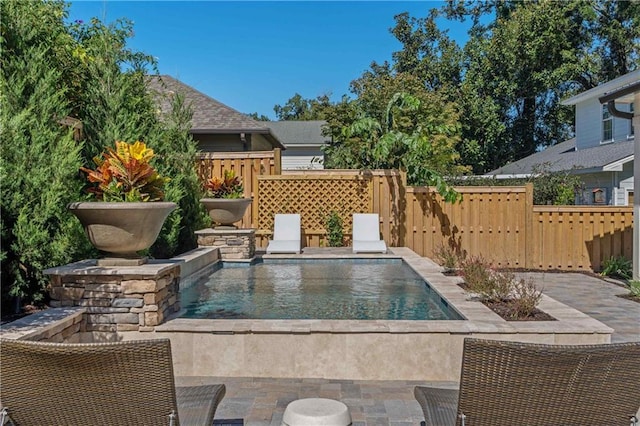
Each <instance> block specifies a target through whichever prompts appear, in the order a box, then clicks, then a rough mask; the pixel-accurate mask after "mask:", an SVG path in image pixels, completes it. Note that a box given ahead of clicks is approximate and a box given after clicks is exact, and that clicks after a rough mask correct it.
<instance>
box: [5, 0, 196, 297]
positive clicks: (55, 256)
mask: <svg viewBox="0 0 640 426" xmlns="http://www.w3.org/2000/svg"><path fill="white" fill-rule="evenodd" d="M67 7H68V5H66V4H65V3H63V2H62V1H57V0H53V1H51V0H40V1H15V2H9V3H6V4H3V10H2V14H0V23H1V34H2V37H1V39H0V48H1V49H2V52H3V56H2V72H1V74H0V137H1V138H2V142H3V143H2V151H1V152H2V157H1V159H0V180H1V181H2V187H1V189H0V191H1V194H2V196H1V199H0V208H1V209H2V215H1V217H0V220H1V225H2V252H1V259H2V278H3V283H9V284H8V285H3V287H2V296H3V305H4V307H6V308H8V305H7V304H6V303H7V301H8V298H9V297H10V296H20V297H23V298H24V301H25V302H36V301H42V300H44V298H45V297H46V291H45V287H46V284H47V279H46V277H45V276H44V275H43V274H42V271H43V270H44V269H46V268H49V267H53V266H58V265H61V264H65V263H69V262H71V261H75V260H80V259H84V258H89V257H96V253H95V251H94V250H93V249H92V248H91V246H90V244H89V242H88V240H87V238H86V237H85V236H84V235H83V231H82V228H81V227H80V223H79V222H78V220H77V219H76V218H74V217H73V216H72V215H71V214H70V213H69V212H68V211H67V208H66V206H67V204H68V203H70V202H72V201H77V200H78V198H79V197H81V196H82V191H81V190H82V186H83V185H84V181H83V180H81V179H80V178H79V176H78V170H79V168H80V166H81V165H88V164H91V159H92V157H94V156H96V155H98V154H100V153H101V152H102V151H103V149H104V147H105V146H112V145H113V143H114V141H116V140H125V141H128V142H134V141H136V140H141V141H144V142H146V143H147V145H148V146H149V147H151V148H153V149H154V150H155V151H156V153H158V154H159V155H160V156H161V157H162V159H163V161H162V162H161V163H160V164H158V169H159V170H160V171H161V173H166V174H167V175H169V177H170V178H171V181H170V183H169V184H168V185H167V188H166V192H167V194H166V198H167V200H169V201H174V202H176V203H177V204H178V206H179V208H178V209H177V212H174V213H173V214H172V216H171V217H170V218H169V220H168V221H167V223H166V224H165V226H164V228H163V230H162V232H161V234H160V237H159V238H158V242H157V243H156V245H155V246H154V247H153V248H152V254H154V255H157V256H162V257H170V256H172V255H175V254H177V253H178V251H185V250H188V249H191V248H195V246H196V244H195V241H194V238H195V237H194V235H193V230H194V227H199V226H201V225H202V224H203V217H205V216H204V212H203V209H202V207H201V206H200V203H199V196H198V194H199V193H200V187H199V182H198V179H197V175H196V171H195V150H196V145H195V142H194V141H193V140H192V138H191V137H190V136H189V128H190V125H189V121H190V119H191V115H190V112H189V111H188V110H187V109H186V108H185V107H184V104H183V103H182V101H181V100H180V99H178V98H176V99H175V100H174V108H173V111H172V113H171V114H170V115H169V116H168V117H165V118H164V119H163V120H160V119H159V117H158V116H157V115H156V106H155V103H154V99H153V98H152V95H151V93H149V91H148V90H147V86H146V82H147V78H148V74H149V73H153V72H155V73H156V74H157V69H156V64H155V61H154V60H153V57H151V56H149V55H146V54H144V53H142V52H136V51H132V50H130V49H128V48H127V39H128V38H129V37H130V36H131V34H132V32H133V28H132V25H131V23H130V22H128V21H126V20H120V21H116V22H115V23H114V24H111V25H105V24H103V23H102V22H100V21H99V20H97V19H94V20H92V21H91V22H90V23H87V24H85V23H82V22H74V23H71V24H68V25H67V24H65V23H64V19H65V18H66V16H67ZM68 122H72V123H75V122H80V123H82V130H83V132H82V133H83V135H82V137H81V138H79V139H78V138H76V139H78V140H74V132H73V129H69V128H68V127H66V126H65V125H64V123H68ZM76 136H77V135H76Z"/></svg>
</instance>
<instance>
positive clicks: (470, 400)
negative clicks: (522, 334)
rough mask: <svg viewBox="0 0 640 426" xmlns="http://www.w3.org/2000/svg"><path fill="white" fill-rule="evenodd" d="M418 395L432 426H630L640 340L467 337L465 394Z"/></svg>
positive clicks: (637, 394)
mask: <svg viewBox="0 0 640 426" xmlns="http://www.w3.org/2000/svg"><path fill="white" fill-rule="evenodd" d="M414 394H415V397H416V399H417V400H418V403H419V404H420V406H421V407H422V411H423V412H424V416H425V421H426V424H427V425H429V426H431V425H438V426H441V425H448V426H450V425H458V426H477V425H496V426H500V425H504V426H514V425H563V426H566V425H580V426H585V425H593V426H615V425H624V426H629V425H630V424H631V425H633V424H634V423H633V422H634V419H635V415H636V412H637V411H638V408H639V407H640V342H636V343H617V344H602V345H580V346H565V345H544V344H532V343H517V342H501V341H493V340H480V339H473V338H467V339H465V341H464V350H463V356H462V374H461V376H460V389H459V390H454V389H438V388H432V387H424V386H416V388H415V390H414ZM635 421H636V422H637V419H635Z"/></svg>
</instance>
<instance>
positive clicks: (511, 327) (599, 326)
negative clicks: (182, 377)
mask: <svg viewBox="0 0 640 426" xmlns="http://www.w3.org/2000/svg"><path fill="white" fill-rule="evenodd" d="M262 257H263V259H265V260H268V259H305V260H306V259H371V258H376V259H378V258H388V259H402V260H403V261H404V262H405V263H406V264H407V265H408V266H410V267H411V268H412V269H413V270H414V271H415V272H416V273H417V274H418V275H420V276H421V277H422V278H423V279H424V280H425V281H426V282H428V283H429V285H430V286H431V288H432V289H433V290H434V291H435V292H436V293H437V294H438V295H440V296H441V297H442V298H443V299H444V300H446V301H447V303H449V304H450V305H452V306H453V308H454V309H455V310H456V311H457V312H459V313H460V314H461V315H462V316H463V317H464V318H466V319H464V320H315V319H312V320H301V319H296V320H291V319H283V320H263V319H260V320H256V319H185V318H178V317H173V318H170V319H168V320H167V321H166V322H164V323H163V324H161V325H159V326H157V327H156V332H159V333H165V332H189V333H208V334H226V335H229V334H263V333H264V334H313V333H331V334H340V333H350V334H353V333H356V334H357V333H366V334H371V333H373V334H376V333H392V334H407V333H446V334H462V335H476V334H491V335H493V334H509V335H513V334H553V335H556V336H558V338H557V339H556V341H557V342H558V343H563V339H562V338H561V337H560V336H562V335H565V334H566V335H572V336H573V335H576V334H578V335H586V336H593V335H601V336H600V338H599V339H598V340H602V341H603V342H610V339H611V334H612V333H613V329H612V328H610V327H608V326H606V325H605V324H603V323H601V322H600V321H598V320H596V319H594V318H591V317H590V316H588V315H586V314H584V313H582V312H580V311H578V310H576V309H574V308H571V307H569V306H567V305H565V304H563V303H561V302H558V301H557V300H555V299H552V298H550V297H548V296H546V295H544V294H543V295H542V299H541V301H540V304H539V305H538V308H539V309H541V310H542V311H544V312H546V313H547V314H549V315H551V316H552V317H554V318H555V319H556V321H506V320H504V319H503V318H501V317H500V316H499V315H497V314H496V313H494V312H493V311H492V310H491V309H489V308H488V307H486V306H485V305H484V304H482V303H480V302H479V301H477V300H473V299H472V298H471V297H470V296H469V294H468V293H467V292H465V291H464V290H463V289H462V288H461V287H460V286H458V283H459V282H460V281H461V278H460V277H451V276H446V275H444V274H443V273H442V272H443V268H442V267H441V266H439V265H438V264H436V263H435V262H433V261H432V260H430V259H428V258H424V257H421V256H419V255H418V254H417V253H415V252H413V251H412V250H411V249H409V248H406V247H391V248H389V253H387V254H357V255H353V254H349V253H338V254H336V253H331V252H329V251H327V252H325V253H323V252H321V251H318V250H316V251H312V252H310V253H302V254H298V255H284V254H278V255H266V254H265V255H263V256H262ZM572 340H573V339H572Z"/></svg>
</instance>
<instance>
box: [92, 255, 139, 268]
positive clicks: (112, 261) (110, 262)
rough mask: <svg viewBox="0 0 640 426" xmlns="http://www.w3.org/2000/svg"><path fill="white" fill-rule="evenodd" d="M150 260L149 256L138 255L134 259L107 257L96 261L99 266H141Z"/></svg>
mask: <svg viewBox="0 0 640 426" xmlns="http://www.w3.org/2000/svg"><path fill="white" fill-rule="evenodd" d="M148 261H149V258H148V257H147V256H144V257H138V258H133V259H127V258H124V257H105V258H103V259H98V261H97V262H96V263H97V265H98V266H140V265H144V264H145V263H147V262H148Z"/></svg>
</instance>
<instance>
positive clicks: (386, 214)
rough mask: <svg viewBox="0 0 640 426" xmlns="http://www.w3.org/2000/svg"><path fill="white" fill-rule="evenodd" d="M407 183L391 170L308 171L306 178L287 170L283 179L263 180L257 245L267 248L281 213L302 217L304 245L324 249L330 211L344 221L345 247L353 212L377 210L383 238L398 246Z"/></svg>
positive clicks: (258, 203)
mask: <svg viewBox="0 0 640 426" xmlns="http://www.w3.org/2000/svg"><path fill="white" fill-rule="evenodd" d="M403 179H404V176H403V175H402V174H401V173H400V172H398V171H393V170H371V171H358V170H313V171H312V170H309V171H306V170H305V171H304V174H302V172H300V171H288V172H287V171H285V172H283V174H282V175H281V176H260V177H258V194H259V199H258V200H257V206H258V211H257V212H256V217H258V223H257V227H256V228H257V231H256V235H257V241H256V245H258V246H260V247H265V246H266V245H267V242H268V239H269V237H270V236H271V234H272V232H273V218H274V215H275V214H277V213H299V214H300V219H301V224H302V228H303V237H304V245H305V246H307V247H320V246H323V245H326V243H327V241H326V227H325V220H326V218H327V215H328V214H329V213H330V212H331V211H335V212H337V213H338V214H339V215H340V216H341V217H342V220H343V232H344V234H345V237H346V241H345V242H346V243H347V244H348V243H349V241H350V235H351V229H352V215H353V213H368V212H378V213H380V218H381V220H380V227H381V230H382V232H383V235H384V237H385V240H386V241H387V242H389V243H391V244H392V245H399V241H400V240H399V238H398V236H399V235H400V233H401V230H400V225H401V223H400V222H399V218H401V217H402V215H400V212H399V211H398V207H399V206H401V205H402V202H401V199H403V198H404V185H403V183H402V182H403ZM254 201H255V200H254Z"/></svg>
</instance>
